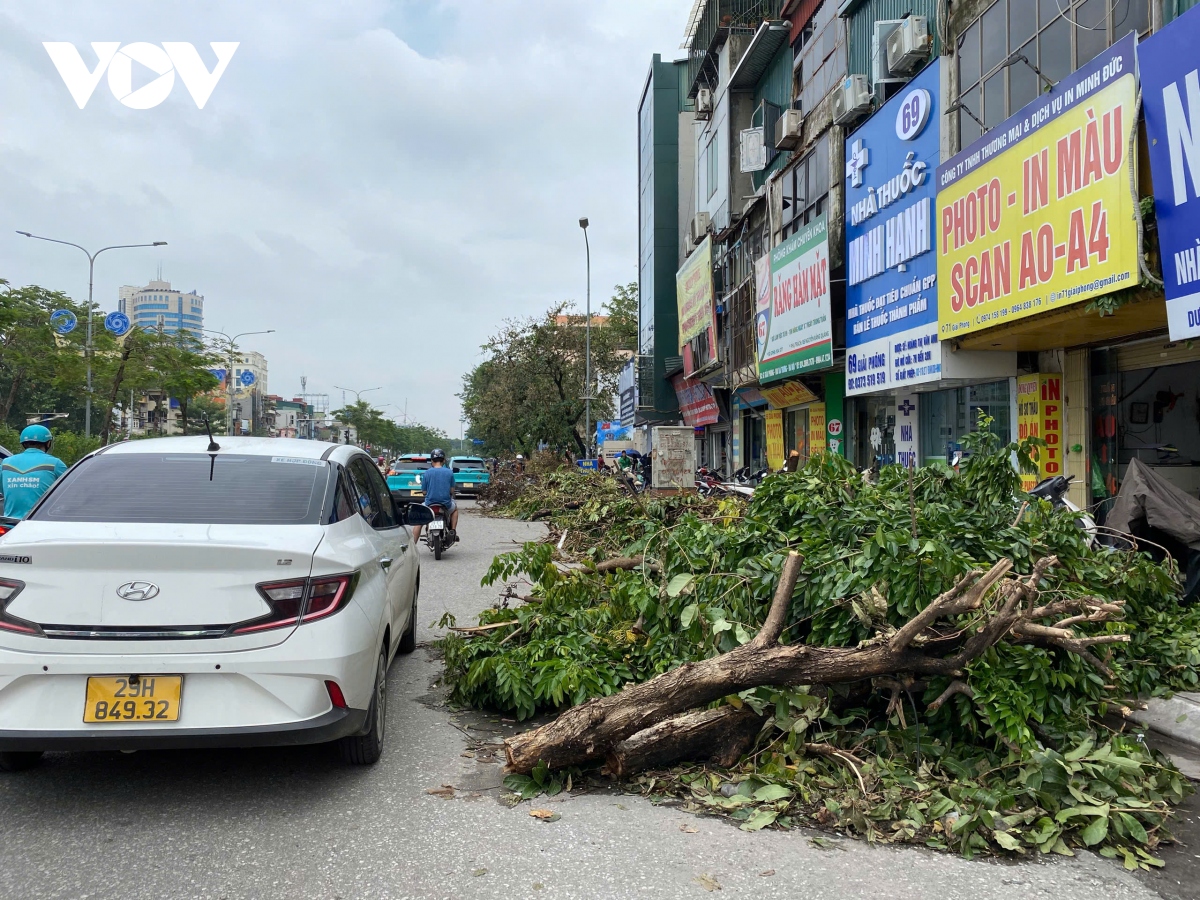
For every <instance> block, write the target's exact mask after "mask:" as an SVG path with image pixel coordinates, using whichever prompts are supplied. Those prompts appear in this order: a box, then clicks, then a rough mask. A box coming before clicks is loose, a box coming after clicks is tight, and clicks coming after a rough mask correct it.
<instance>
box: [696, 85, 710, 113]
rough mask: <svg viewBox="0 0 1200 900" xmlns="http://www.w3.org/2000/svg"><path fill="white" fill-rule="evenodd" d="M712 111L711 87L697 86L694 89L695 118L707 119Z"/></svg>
mask: <svg viewBox="0 0 1200 900" xmlns="http://www.w3.org/2000/svg"><path fill="white" fill-rule="evenodd" d="M712 111H713V96H712V88H704V87H702V88H697V90H696V118H697V119H709V118H712Z"/></svg>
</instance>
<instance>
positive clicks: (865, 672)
mask: <svg viewBox="0 0 1200 900" xmlns="http://www.w3.org/2000/svg"><path fill="white" fill-rule="evenodd" d="M971 441H972V442H973V443H972V446H971V447H970V451H971V455H970V457H969V458H968V459H967V461H966V462H965V464H964V465H963V466H962V469H961V473H960V474H955V473H953V472H952V471H951V470H949V469H948V468H946V467H945V466H943V465H937V464H935V465H929V466H925V467H923V468H920V469H916V470H904V469H901V468H899V467H885V468H884V469H883V470H882V472H880V473H879V475H878V478H877V480H875V481H872V480H871V479H870V478H869V477H868V476H866V475H864V474H862V473H859V472H857V471H855V470H854V469H853V468H852V467H851V466H850V465H849V464H848V463H847V462H846V461H845V460H843V459H841V458H840V457H836V456H833V457H831V456H822V457H819V458H817V459H815V460H813V461H810V462H809V464H808V465H807V466H806V467H805V468H804V469H802V470H801V471H799V472H797V473H794V474H790V475H779V476H773V477H771V478H768V479H767V480H766V482H765V483H764V485H763V486H762V487H760V488H759V490H758V491H757V493H756V494H755V496H754V498H753V500H752V501H751V502H750V503H749V504H748V505H746V504H743V503H742V501H739V500H732V499H730V500H722V501H714V500H701V499H700V498H697V497H695V496H691V495H686V496H677V497H670V498H649V497H645V496H632V495H629V494H628V493H626V492H624V491H622V490H621V489H620V487H619V485H618V483H617V482H616V481H614V480H613V479H608V478H603V477H597V476H589V475H583V474H577V473H569V472H561V473H556V474H546V475H541V476H538V477H532V478H531V477H526V478H522V479H517V480H513V481H511V482H506V481H504V480H503V479H502V480H501V481H500V482H499V483H497V485H496V486H495V487H493V488H492V489H491V491H492V502H493V504H494V505H495V506H496V511H497V512H500V513H502V514H508V515H513V516H518V517H522V518H530V517H534V516H537V517H538V518H542V519H544V520H545V521H546V522H547V524H548V525H549V527H550V536H549V538H548V539H547V540H546V541H545V542H542V543H530V544H526V545H525V546H523V547H522V548H521V549H519V550H517V551H514V552H511V553H506V554H502V555H501V556H498V557H497V558H496V559H495V561H494V562H493V565H492V567H491V569H490V571H489V572H488V574H487V576H486V578H485V583H489V584H503V585H505V587H504V590H503V593H502V596H501V598H500V600H499V602H498V603H497V605H496V607H495V608H494V609H491V610H488V611H486V612H485V613H483V614H482V615H481V616H480V619H479V624H478V625H459V626H458V630H457V631H454V632H452V633H451V634H450V636H449V637H447V638H445V639H444V641H443V642H442V647H443V649H444V651H445V657H446V670H447V679H448V682H449V684H450V685H451V687H452V690H453V697H454V699H455V700H456V701H458V702H460V703H463V704H469V705H472V706H478V707H486V708H489V709H497V710H502V711H505V712H508V713H511V714H513V715H515V716H517V717H518V718H520V719H528V718H530V717H532V716H534V715H537V714H546V713H558V714H559V716H558V718H557V719H555V720H554V721H552V722H550V723H549V724H547V725H544V726H542V727H540V728H537V729H534V730H532V731H529V732H525V733H524V734H522V735H518V736H516V737H515V738H510V739H509V740H508V741H506V752H507V754H508V758H509V763H510V769H511V770H513V772H514V774H513V775H511V776H510V778H509V782H508V784H509V786H510V787H511V788H512V789H513V790H514V791H516V792H517V793H518V794H519V795H521V796H526V797H528V796H534V795H536V794H538V793H540V792H543V791H546V792H550V793H553V792H555V791H557V790H560V789H562V786H563V784H564V783H565V782H566V781H567V779H574V780H575V783H578V781H579V778H580V775H581V774H582V773H583V772H584V771H585V770H587V769H589V768H592V767H596V766H599V765H601V764H603V765H604V766H605V767H606V769H607V771H608V772H609V773H615V774H618V775H619V776H620V777H621V778H622V780H623V783H624V785H625V787H626V789H628V790H636V791H640V792H643V793H646V794H650V795H656V796H661V797H671V798H675V799H676V800H677V801H678V802H680V803H681V804H682V805H683V806H684V807H685V808H687V809H691V810H696V811H700V812H705V813H709V814H714V815H720V816H727V817H730V818H732V819H734V820H736V821H737V822H739V823H740V825H741V827H742V828H743V829H746V830H751V831H753V830H758V829H761V828H766V827H771V828H783V829H787V828H792V827H795V826H797V825H801V824H804V825H810V826H820V827H823V828H826V829H832V830H836V831H839V832H844V833H848V834H854V835H857V836H860V837H863V838H865V839H867V840H870V841H881V842H916V843H924V844H926V845H928V846H931V847H936V848H943V849H949V850H953V851H956V852H959V853H962V854H963V855H965V856H968V857H969V856H973V855H977V854H988V853H1001V854H1009V855H1028V854H1033V853H1038V852H1040V853H1057V854H1063V855H1070V854H1072V853H1073V852H1074V851H1075V849H1077V848H1083V847H1088V848H1092V849H1095V850H1098V851H1099V852H1100V853H1101V854H1103V855H1105V856H1109V857H1114V858H1116V859H1118V860H1120V861H1121V862H1122V863H1123V864H1124V865H1125V866H1126V867H1127V868H1130V869H1136V868H1139V867H1141V868H1146V867H1148V866H1155V865H1160V864H1161V861H1160V860H1159V859H1158V858H1157V856H1156V855H1155V850H1156V848H1157V847H1158V846H1159V845H1160V844H1161V843H1163V842H1164V841H1168V840H1170V831H1169V827H1170V816H1171V808H1172V806H1173V805H1174V804H1177V803H1179V802H1180V801H1181V800H1182V799H1183V798H1184V796H1185V795H1186V794H1187V793H1189V792H1190V790H1191V787H1190V785H1189V784H1188V782H1187V780H1186V779H1185V778H1184V777H1183V776H1182V775H1181V774H1180V773H1179V772H1178V771H1177V770H1176V769H1175V768H1174V767H1173V766H1172V765H1171V764H1170V762H1169V760H1167V759H1166V758H1165V757H1164V756H1162V755H1161V754H1158V753H1156V752H1154V751H1152V750H1150V749H1149V748H1147V746H1146V745H1145V744H1144V743H1143V741H1142V738H1141V736H1140V735H1139V734H1138V732H1137V731H1136V730H1131V729H1130V728H1129V727H1128V726H1127V725H1126V722H1125V720H1124V719H1123V718H1122V713H1126V712H1128V711H1129V710H1130V708H1131V707H1132V706H1133V705H1135V704H1136V703H1137V702H1139V698H1145V697H1149V696H1162V695H1166V694H1169V693H1170V692H1171V691H1175V690H1183V689H1195V687H1196V683H1197V674H1196V670H1197V666H1198V665H1200V610H1197V609H1190V608H1185V607H1183V606H1181V604H1180V602H1179V596H1180V579H1179V572H1178V570H1177V568H1175V567H1174V566H1173V565H1171V564H1170V563H1169V562H1168V565H1166V566H1162V565H1158V564H1156V563H1154V562H1153V561H1152V560H1151V559H1149V557H1147V556H1146V555H1144V554H1141V553H1137V552H1133V551H1113V550H1106V549H1093V548H1091V547H1089V546H1088V543H1087V541H1086V540H1085V538H1084V535H1083V534H1082V533H1081V532H1080V531H1079V529H1078V528H1077V526H1076V524H1075V522H1074V521H1073V520H1072V519H1071V517H1070V516H1069V515H1067V514H1064V513H1062V512H1057V511H1054V510H1052V509H1051V507H1050V506H1049V504H1045V503H1043V502H1041V501H1037V500H1030V501H1029V502H1027V503H1022V502H1021V501H1020V499H1019V496H1020V495H1019V482H1018V479H1017V476H1016V473H1015V472H1014V470H1013V467H1012V465H1011V462H1010V460H1011V457H1012V453H1013V452H1017V453H1018V454H1021V455H1024V454H1025V453H1026V451H1027V450H1028V447H1024V446H1022V447H1018V446H1015V445H1010V446H1007V447H1003V446H1000V445H999V442H998V440H997V439H996V438H995V437H994V436H992V435H990V434H989V433H988V432H987V430H986V429H982V430H981V431H979V432H978V433H976V434H975V435H974V436H972V438H971ZM781 573H783V578H782V582H783V586H782V588H781V587H780V585H781ZM772 611H774V613H775V614H774V615H772ZM631 729H633V730H631ZM696 736H699V738H700V739H699V740H696V739H695V738H696Z"/></svg>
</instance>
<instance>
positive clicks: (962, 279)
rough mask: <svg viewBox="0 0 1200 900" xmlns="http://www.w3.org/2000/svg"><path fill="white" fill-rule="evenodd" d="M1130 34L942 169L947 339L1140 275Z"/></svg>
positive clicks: (941, 295)
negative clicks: (1132, 152)
mask: <svg viewBox="0 0 1200 900" xmlns="http://www.w3.org/2000/svg"><path fill="white" fill-rule="evenodd" d="M1136 48H1137V36H1136V35H1135V34H1133V33H1130V34H1129V36H1128V37H1125V38H1122V39H1121V40H1119V41H1117V43H1115V44H1113V45H1112V46H1111V47H1109V48H1108V49H1107V50H1105V51H1104V52H1103V53H1101V54H1100V55H1099V56H1097V57H1096V58H1095V59H1093V60H1092V61H1091V62H1089V63H1087V64H1086V65H1083V66H1081V67H1080V68H1079V69H1077V70H1076V71H1075V72H1073V73H1072V74H1070V75H1068V76H1067V77H1066V78H1064V79H1063V80H1062V81H1060V82H1059V83H1058V84H1057V85H1055V87H1054V89H1053V90H1051V91H1049V92H1048V93H1045V94H1041V95H1039V97H1038V98H1037V99H1036V100H1034V101H1033V102H1031V103H1029V104H1027V105H1026V106H1025V107H1023V108H1022V109H1021V110H1020V111H1019V112H1017V113H1016V114H1015V115H1013V116H1011V117H1010V118H1008V119H1007V120H1005V121H1004V122H1002V123H1000V124H999V125H997V126H996V127H995V128H992V129H991V130H989V131H988V132H987V133H986V134H984V135H983V137H981V138H980V139H979V140H977V141H975V143H973V144H971V145H970V146H969V147H967V148H966V149H965V150H963V151H962V152H961V153H959V154H958V155H957V156H954V157H952V158H951V159H949V160H948V161H947V162H945V163H944V164H943V165H941V166H939V167H938V170H937V189H938V196H937V206H938V218H937V226H936V227H937V256H938V273H937V274H938V329H939V334H940V336H941V338H942V339H943V340H949V339H951V338H961V337H964V336H966V335H969V334H972V333H975V332H979V331H982V330H984V329H987V328H993V327H995V326H997V325H1003V324H1006V323H1008V322H1012V321H1014V320H1017V319H1022V318H1026V317H1028V316H1035V315H1038V314H1039V313H1045V312H1049V311H1052V310H1056V309H1061V308H1063V307H1066V306H1069V305H1072V304H1076V303H1082V302H1084V301H1088V300H1092V299H1094V298H1096V297H1098V296H1101V295H1103V294H1108V293H1111V292H1113V291H1116V290H1120V289H1121V288H1127V287H1131V286H1134V285H1136V284H1137V272H1138V252H1139V249H1138V246H1137V225H1136V220H1135V219H1134V209H1133V198H1132V196H1131V194H1130V190H1129V177H1130V166H1131V165H1132V161H1131V159H1130V154H1129V142H1130V136H1131V134H1132V129H1133V127H1134V124H1135V123H1134V118H1135V115H1134V107H1135V105H1136V93H1137V79H1136V69H1137V63H1136V60H1135V59H1134V54H1135V52H1136Z"/></svg>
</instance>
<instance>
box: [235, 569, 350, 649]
mask: <svg viewBox="0 0 1200 900" xmlns="http://www.w3.org/2000/svg"><path fill="white" fill-rule="evenodd" d="M357 582H358V573H357V572H355V573H352V574H347V575H329V576H324V577H321V578H297V579H294V580H291V581H267V582H263V583H262V584H257V585H255V587H256V588H257V589H258V593H259V594H260V595H261V596H262V598H263V599H264V600H266V601H267V603H268V604H270V606H271V612H269V613H267V615H265V616H262V617H260V618H258V619H251V620H250V621H248V622H242V623H239V624H237V625H234V626H232V627H231V628H230V629H229V634H253V633H254V632H257V631H268V630H270V629H272V628H291V627H294V626H295V625H298V624H299V623H300V622H312V621H315V620H316V619H323V618H325V617H326V616H331V615H333V614H334V613H335V612H337V611H338V610H339V609H341V608H342V607H344V606H345V605H346V604H347V603H348V602H349V601H350V596H351V594H353V593H354V586H355V584H356V583H357Z"/></svg>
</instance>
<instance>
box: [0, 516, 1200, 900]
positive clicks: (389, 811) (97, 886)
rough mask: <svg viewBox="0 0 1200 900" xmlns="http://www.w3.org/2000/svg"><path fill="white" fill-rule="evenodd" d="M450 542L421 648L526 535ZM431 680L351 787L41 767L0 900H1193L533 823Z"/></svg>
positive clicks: (5, 845) (642, 810) (298, 771)
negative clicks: (507, 801)
mask: <svg viewBox="0 0 1200 900" xmlns="http://www.w3.org/2000/svg"><path fill="white" fill-rule="evenodd" d="M468 506H469V504H468ZM460 530H461V532H462V534H463V542H462V543H461V544H459V545H458V546H457V547H455V548H454V549H453V550H452V551H451V552H450V553H448V554H446V556H445V557H444V558H443V559H442V561H441V562H435V561H434V560H433V558H432V556H430V555H429V554H428V553H427V551H426V552H423V555H422V567H423V570H424V571H423V575H422V581H423V588H422V596H421V613H420V615H421V629H420V631H419V633H418V635H419V638H420V639H421V640H429V639H431V638H432V637H434V636H435V633H434V630H433V629H431V628H430V623H431V622H433V621H436V620H437V619H438V618H440V617H441V615H442V614H443V613H444V612H451V613H453V614H454V615H456V616H457V617H458V619H459V621H460V622H464V621H467V620H469V618H470V616H471V614H472V613H474V612H476V611H478V610H479V609H480V608H482V607H483V606H486V605H488V604H489V603H491V602H492V600H493V599H494V597H495V591H494V590H492V589H482V588H480V587H479V578H480V576H481V575H482V573H483V571H484V570H485V569H486V567H487V565H488V563H489V562H490V560H491V558H492V556H493V555H494V554H495V553H496V552H498V551H500V550H503V549H505V548H510V547H512V546H513V541H515V540H524V539H527V538H530V537H533V536H536V534H537V531H536V529H535V528H534V527H533V526H528V525H523V524H518V523H512V522H505V521H498V520H489V519H483V518H481V517H478V516H476V515H473V514H472V513H471V512H470V511H467V512H465V514H464V518H463V522H462V525H461V529H460ZM439 675H440V668H439V665H438V663H437V660H436V658H435V655H434V654H433V653H431V652H430V651H429V650H428V649H425V648H422V649H419V650H418V651H417V653H415V654H414V655H413V656H411V657H407V658H400V659H398V661H397V663H396V664H395V665H394V666H393V668H392V671H391V675H390V681H389V690H390V693H391V703H390V709H389V720H388V725H389V736H388V746H387V749H386V751H385V755H384V758H383V759H382V760H381V761H380V762H379V764H378V765H376V766H374V767H372V768H369V769H356V768H347V767H344V766H342V765H341V764H339V763H338V762H337V761H336V760H335V758H334V756H333V754H331V753H330V752H329V751H328V750H327V749H325V748H293V749H282V750H253V751H220V752H216V751H208V752H155V753H151V752H142V753H137V754H131V755H123V754H117V753H103V754H53V755H50V756H48V757H47V758H46V761H45V763H44V764H43V765H42V766H41V767H40V768H38V769H35V770H33V771H30V772H26V773H21V774H18V775H5V776H3V777H0V897H4V898H9V897H12V898H57V897H62V898H155V900H159V898H164V897H170V898H184V897H205V898H209V897H212V898H217V897H226V898H243V897H245V898H276V897H279V898H308V897H312V898H345V900H351V898H385V897H386V898H401V897H413V898H418V897H419V898H443V897H444V898H517V897H547V898H552V897H557V898H587V900H591V898H610V897H614V898H615V897H621V898H624V897H654V898H673V897H685V898H686V897H703V896H705V895H706V894H708V893H710V892H713V891H715V890H716V889H717V885H719V886H720V889H721V894H720V896H722V897H739V896H744V897H755V898H775V897H778V898H784V897H786V898H789V900H804V898H814V900H815V898H820V900H833V898H836V900H850V898H871V900H890V898H896V900H900V898H904V900H925V898H928V900H957V898H973V900H992V898H995V900H1001V898H1003V900H1013V898H1017V897H1020V898H1026V897H1053V898H1054V900H1075V898H1079V900H1084V898H1086V900H1096V898H1098V897H1099V898H1103V900H1125V898H1153V897H1159V896H1162V897H1171V898H1172V900H1184V898H1194V897H1198V896H1200V889H1196V890H1193V888H1194V887H1196V886H1194V885H1188V884H1180V883H1178V880H1177V879H1176V878H1173V877H1171V875H1172V874H1173V873H1171V872H1168V873H1164V877H1163V878H1161V879H1156V880H1155V881H1148V880H1146V879H1144V878H1142V877H1141V876H1134V875H1131V874H1129V873H1126V872H1125V871H1124V870H1122V869H1121V868H1119V867H1118V866H1114V865H1113V864H1111V863H1109V862H1108V861H1106V860H1103V859H1101V858H1099V857H1097V856H1094V855H1092V854H1080V855H1079V856H1077V857H1075V858H1074V859H1069V860H1059V859H1055V860H1052V861H1044V862H1043V861H1039V862H1032V863H1024V864H1008V863H996V862H987V861H984V862H965V861H963V860H961V859H958V858H956V857H954V856H950V855H948V854H940V853H934V852H931V851H926V850H924V849H913V848H899V849H896V848H877V847H870V846H868V845H866V844H864V843H862V842H858V841H851V840H840V839H839V840H835V841H834V842H833V847H832V848H830V849H821V848H819V847H817V846H816V845H814V844H813V843H811V842H810V840H809V838H810V836H811V835H810V834H809V833H807V832H802V831H794V832H790V833H781V832H761V833H759V834H746V833H743V832H741V831H739V830H737V829H736V828H734V827H732V826H730V825H728V824H727V823H725V822H723V821H720V820H716V819H706V818H697V817H695V816H692V815H690V814H686V813H683V812H680V811H678V810H676V809H672V808H670V807H665V806H655V805H653V804H651V803H649V802H647V801H645V800H642V799H640V798H637V797H628V796H622V795H621V794H619V793H617V792H594V793H589V794H576V795H574V796H564V797H559V798H555V799H554V800H553V801H546V800H545V799H543V800H541V801H538V803H537V805H538V806H543V807H548V808H550V809H552V810H554V811H555V812H558V813H560V814H561V818H560V819H559V820H558V821H555V822H547V823H543V822H541V821H539V820H537V819H534V818H532V817H530V815H529V809H530V804H528V803H526V804H522V805H520V806H517V807H516V808H512V809H510V808H508V807H507V806H505V805H504V804H502V803H501V802H499V799H498V797H499V793H500V792H499V785H500V781H501V774H500V765H499V762H498V761H496V760H495V757H494V756H492V755H490V754H489V753H488V752H487V750H486V745H487V744H488V743H490V742H494V741H495V739H496V737H497V735H498V733H501V732H504V731H508V730H511V728H512V726H511V725H510V724H508V723H506V722H503V721H500V720H499V719H498V718H497V717H488V716H482V715H477V714H463V713H455V712H453V711H451V710H449V709H447V708H446V707H445V706H444V705H443V703H442V693H441V690H440V688H439V686H438V685H437V681H438V678H439ZM447 785H448V786H452V789H450V788H447V787H444V786H447ZM430 790H434V791H438V792H439V793H438V794H431V793H428V791H430ZM685 829H686V830H685ZM1178 852H1179V853H1181V854H1183V853H1186V854H1189V855H1190V854H1193V853H1197V852H1200V848H1197V849H1194V850H1193V849H1191V848H1181V850H1180V851H1178ZM1179 871H1180V872H1186V871H1188V870H1187V869H1180V870H1179ZM1193 871H1194V870H1193ZM1157 890H1162V891H1163V893H1162V894H1159V893H1157ZM1181 891H1182V893H1181Z"/></svg>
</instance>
